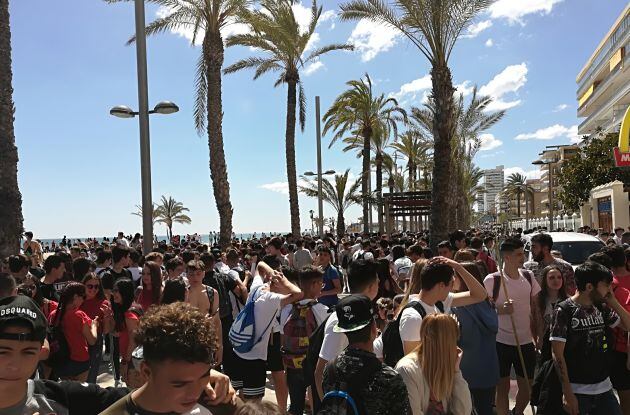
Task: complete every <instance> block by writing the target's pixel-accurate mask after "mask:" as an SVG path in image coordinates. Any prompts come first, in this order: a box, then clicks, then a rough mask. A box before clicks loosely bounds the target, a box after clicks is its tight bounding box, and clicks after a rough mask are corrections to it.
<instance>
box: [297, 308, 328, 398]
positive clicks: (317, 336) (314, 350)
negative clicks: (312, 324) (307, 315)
mask: <svg viewBox="0 0 630 415" xmlns="http://www.w3.org/2000/svg"><path fill="white" fill-rule="evenodd" d="M329 311H330V310H329ZM331 315H332V313H331V314H329V315H328V317H326V319H325V320H324V321H322V324H320V325H319V326H318V327H317V329H315V331H314V332H313V334H311V336H310V337H309V338H308V349H307V350H306V356H305V357H304V360H303V361H302V368H303V370H304V384H306V385H311V386H313V385H314V384H315V367H316V366H317V360H318V359H319V352H320V350H321V349H322V344H323V343H324V334H325V332H326V323H328V319H329V318H330V316H331ZM313 390H315V389H313Z"/></svg>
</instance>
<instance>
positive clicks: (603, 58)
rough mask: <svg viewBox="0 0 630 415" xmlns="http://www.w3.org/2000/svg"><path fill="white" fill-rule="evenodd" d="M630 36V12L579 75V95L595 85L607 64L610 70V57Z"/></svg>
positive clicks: (626, 10)
mask: <svg viewBox="0 0 630 415" xmlns="http://www.w3.org/2000/svg"><path fill="white" fill-rule="evenodd" d="M627 12H628V8H626V9H625V10H624V12H623V13H624V14H626V13H627ZM628 38H630V14H626V15H625V16H624V17H623V18H622V20H621V22H620V23H619V25H618V26H617V28H616V29H615V30H614V31H613V32H612V33H611V34H610V36H608V39H607V40H605V42H604V45H603V46H602V47H601V48H600V49H599V51H598V53H597V55H596V56H594V57H593V58H592V60H591V62H590V66H589V67H588V69H586V71H584V70H583V71H582V73H583V74H582V73H581V74H580V75H578V81H577V82H578V91H577V95H578V97H581V96H583V94H584V93H585V92H586V91H587V90H588V89H589V88H590V86H591V85H593V83H594V82H595V80H596V79H597V76H598V75H599V74H600V73H601V72H603V71H605V70H606V66H608V70H610V59H611V58H612V57H613V55H614V54H615V53H616V52H617V50H618V49H619V47H620V46H623V45H625V44H626V41H627V40H628Z"/></svg>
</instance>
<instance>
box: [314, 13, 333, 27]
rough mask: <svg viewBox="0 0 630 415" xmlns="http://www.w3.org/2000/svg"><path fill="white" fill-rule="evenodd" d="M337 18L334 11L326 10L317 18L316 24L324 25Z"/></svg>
mask: <svg viewBox="0 0 630 415" xmlns="http://www.w3.org/2000/svg"><path fill="white" fill-rule="evenodd" d="M336 18H337V12H336V11H334V10H326V11H325V12H322V14H321V15H320V16H319V22H318V23H324V22H327V21H328V20H335V19H336ZM334 25H335V23H334V22H333V23H332V26H334Z"/></svg>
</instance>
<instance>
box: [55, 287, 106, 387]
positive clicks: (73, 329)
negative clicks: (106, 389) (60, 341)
mask: <svg viewBox="0 0 630 415" xmlns="http://www.w3.org/2000/svg"><path fill="white" fill-rule="evenodd" d="M85 296H86V294H85V286H84V285H83V284H81V283H80V282H74V281H72V282H70V283H68V285H66V286H65V288H64V289H63V291H62V292H61V297H60V298H59V308H58V309H57V310H55V311H53V312H52V313H51V314H50V318H49V323H50V325H51V326H53V327H59V326H60V327H61V332H62V333H63V336H64V337H65V339H66V342H67V344H68V351H69V359H68V360H67V361H65V362H61V363H60V364H58V365H56V366H55V368H54V371H55V375H56V376H58V377H60V378H61V379H72V380H78V381H81V382H85V381H86V380H87V377H88V371H89V369H90V355H89V351H88V345H90V346H91V345H94V344H95V343H96V338H97V335H98V320H99V319H98V317H96V318H95V319H93V320H92V319H91V318H90V317H88V315H87V314H85V313H84V312H83V311H81V310H80V307H81V304H83V301H84V300H85Z"/></svg>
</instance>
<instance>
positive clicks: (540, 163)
mask: <svg viewBox="0 0 630 415" xmlns="http://www.w3.org/2000/svg"><path fill="white" fill-rule="evenodd" d="M557 162H558V160H556V159H555V158H541V159H538V160H536V161H533V162H532V164H533V165H535V166H544V165H547V166H549V177H548V178H547V180H548V188H547V191H548V196H547V197H548V198H549V201H548V202H549V232H553V171H552V169H551V166H552V165H553V164H554V163H557ZM526 203H527V202H526Z"/></svg>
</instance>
